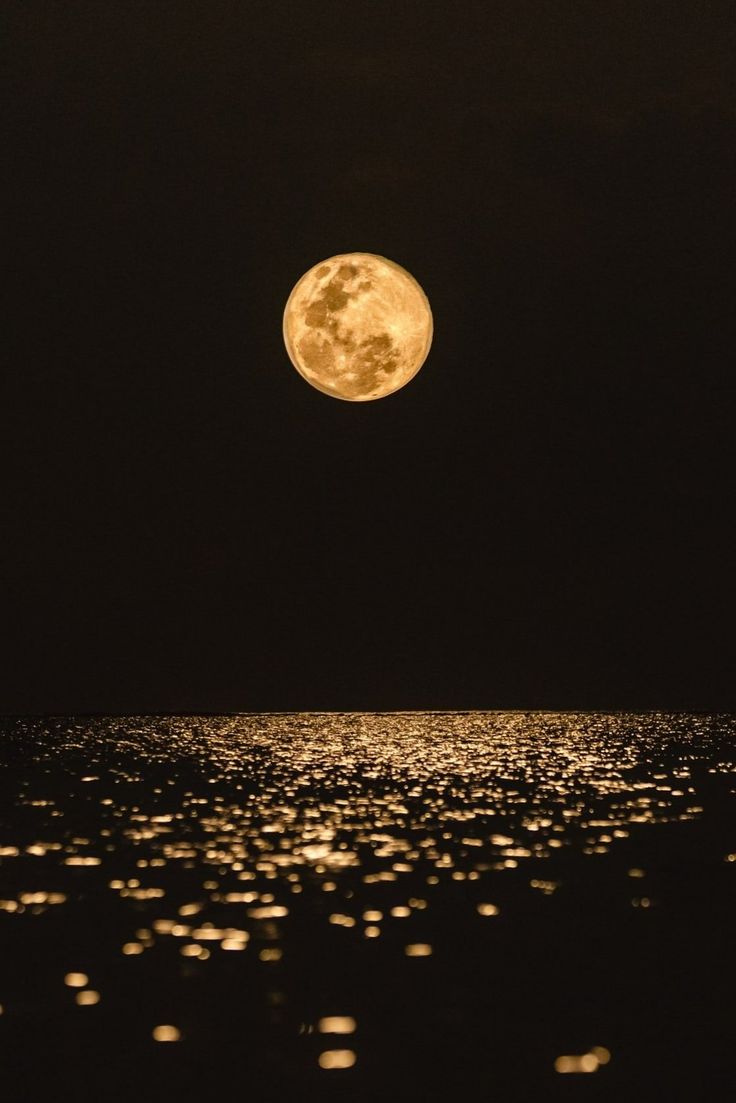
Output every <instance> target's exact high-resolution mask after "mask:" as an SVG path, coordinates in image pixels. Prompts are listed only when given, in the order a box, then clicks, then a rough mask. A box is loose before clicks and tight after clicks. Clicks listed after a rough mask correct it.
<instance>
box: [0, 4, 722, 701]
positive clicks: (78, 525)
mask: <svg viewBox="0 0 736 1103" xmlns="http://www.w3.org/2000/svg"><path fill="white" fill-rule="evenodd" d="M3 9H4V12H3V19H4V22H5V24H6V29H5V32H4V33H3V40H4V48H5V50H6V52H7V55H8V61H9V64H8V65H7V66H6V72H7V73H8V75H9V78H10V82H11V87H10V94H9V105H10V128H9V130H8V131H6V137H5V141H4V147H5V150H4V151H5V153H6V155H9V157H8V158H7V159H8V161H9V164H10V168H11V178H12V179H11V200H10V205H9V215H8V216H7V222H8V227H9V232H8V235H7V237H6V245H5V249H4V252H5V255H6V258H7V260H8V261H9V262H10V263H9V273H10V279H9V294H8V295H6V304H5V305H6V311H4V313H5V314H6V317H7V318H8V319H9V323H10V324H9V326H8V327H6V330H5V337H6V340H7V339H8V338H9V341H10V352H9V355H8V356H6V358H5V363H6V367H5V368H4V369H3V376H2V405H1V407H0V409H1V410H2V446H1V447H2V452H3V455H2V467H1V468H0V471H1V477H2V515H3V531H2V536H1V539H0V565H1V568H2V617H1V621H0V625H1V635H0V638H1V640H2V642H1V644H0V655H1V659H2V662H1V667H0V711H4V712H49V711H54V712H72V711H124V712H136V711H210V712H212V711H238V710H253V709H275V710H280V709H286V710H288V709H294V708H312V709H319V708H325V709H342V708H376V709H383V708H405V707H408V708H423V707H457V708H463V707H483V706H485V707H522V708H525V707H529V708H533V707H560V708H577V707H587V708H595V707H623V708H638V707H641V708H652V707H653V708H657V707H665V708H680V707H685V708H687V707H696V708H732V707H734V706H736V692H735V690H734V686H735V682H734V665H735V664H734V659H735V658H736V654H735V652H736V648H735V647H734V635H735V634H736V632H735V626H736V617H735V615H734V614H735V613H736V602H735V600H734V597H735V590H734V584H733V560H734V550H733V542H732V536H731V530H732V526H733V520H734V518H733V513H734V472H735V470H736V463H735V456H734V433H733V425H734V414H735V413H736V409H735V407H736V402H735V401H734V399H735V397H736V387H735V386H734V382H733V366H734V361H735V360H736V357H735V356H734V348H736V326H735V324H734V303H735V302H736V295H735V292H736V281H734V278H733V266H734V257H735V256H736V212H735V204H734V195H735V181H736V78H735V77H734V55H735V53H736V33H735V31H736V16H735V15H734V9H733V5H732V4H731V3H702V4H690V3H687V4H686V3H676V2H674V0H667V2H662V3H646V2H642V0H636V2H617V3H610V4H599V3H593V2H591V3H581V2H577V0H555V2H545V0H534V2H525V0H508V2H495V0H481V2H472V3H471V2H465V0H455V2H453V3H449V2H447V3H444V2H442V3H440V2H436V3H435V2H431V0H422V2H415V0H391V2H376V0H372V2H370V3H368V2H357V3H356V2H353V3H330V2H327V3H326V2H319V3H317V2H314V0H309V2H308V0H301V2H297V0H289V2H287V3H281V2H275V0H269V2H260V3H254V2H243V0H241V2H234V0H233V2H224V0H206V2H203V3H193V2H188V0H178V2H176V3H168V2H164V0H156V2H154V3H151V2H148V0H147V2H142V3H134V2H122V0H118V2H114V3H113V2H109V0H94V2H89V3H75V2H72V0H68V2H64V3H60V4H56V3H52V2H49V0H45V2H41V3H39V2H28V0H23V2H20V0H17V2H6V3H5V4H4V5H3ZM350 250H365V251H368V252H375V253H382V254H384V255H386V256H388V257H391V258H392V259H394V260H396V261H398V262H399V263H400V264H402V265H404V266H405V267H406V268H408V269H409V271H410V272H412V274H413V275H414V276H416V278H417V279H418V280H419V282H420V283H421V284H422V286H423V287H424V289H425V291H426V293H427V295H428V297H429V299H430V302H431V305H432V308H433V312H434V318H435V340H434V345H433V349H432V352H431V354H430V357H429V359H428V360H427V363H426V364H425V366H424V368H423V369H422V371H421V372H420V374H419V375H418V376H417V377H416V379H415V380H414V381H413V382H412V383H411V385H410V386H409V387H407V388H406V389H405V390H403V391H401V392H399V393H397V394H396V395H394V396H392V397H390V398H388V399H384V400H382V401H378V402H374V403H366V404H357V405H354V404H349V403H343V402H338V401H335V400H332V399H329V398H327V397H325V396H323V395H322V394H319V393H318V392H317V391H315V390H313V389H312V388H310V387H309V386H307V384H305V383H304V382H303V380H302V379H301V378H300V377H299V376H298V375H297V373H296V372H295V371H294V369H293V368H292V367H291V365H290V363H289V360H288V358H287V356H286V353H285V350H284V348H283V344H282V338H281V314H282V310H283V305H284V302H285V300H286V298H287V296H288V293H289V291H290V290H291V287H292V285H293V283H294V282H295V281H296V279H297V278H298V277H299V276H300V275H301V274H302V273H303V272H304V271H305V270H306V269H307V268H309V267H311V265H312V264H314V263H316V262H317V261H319V260H321V259H323V258H325V257H327V256H330V255H332V254H334V253H338V252H344V251H350Z"/></svg>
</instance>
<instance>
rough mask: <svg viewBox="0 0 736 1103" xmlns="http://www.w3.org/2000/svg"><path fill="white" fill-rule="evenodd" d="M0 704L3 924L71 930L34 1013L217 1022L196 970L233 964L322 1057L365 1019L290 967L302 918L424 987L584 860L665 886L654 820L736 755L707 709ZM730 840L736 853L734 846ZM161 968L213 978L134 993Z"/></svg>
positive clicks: (153, 1036)
mask: <svg viewBox="0 0 736 1103" xmlns="http://www.w3.org/2000/svg"><path fill="white" fill-rule="evenodd" d="M5 728H6V730H5V732H4V748H5V749H4V751H3V754H4V755H5V758H6V760H7V761H6V766H7V765H9V766H10V772H9V773H8V772H6V774H5V786H6V790H5V795H6V798H8V799H6V801H5V804H4V811H3V813H2V820H1V821H0V825H1V830H2V835H1V836H0V922H2V930H0V933H2V931H6V932H10V931H11V927H12V933H13V935H14V944H15V945H16V946H17V947H20V948H21V952H22V948H23V947H24V946H25V945H26V944H27V945H28V947H29V953H30V952H32V951H31V949H30V947H32V946H36V945H37V937H36V934H35V932H37V931H40V930H41V928H43V933H44V938H45V939H46V940H56V945H57V947H58V950H57V952H58V954H59V955H65V956H64V960H63V961H58V962H56V961H53V956H52V961H53V965H54V967H53V969H52V970H51V971H50V972H49V975H48V976H47V977H46V980H45V981H44V982H43V984H45V985H46V987H45V988H43V986H42V990H41V991H40V993H39V996H38V999H40V1000H42V1001H43V1002H44V1007H45V1012H44V1013H45V1014H46V1015H49V1014H56V1015H58V1016H59V1017H62V1016H64V1015H67V1014H68V1009H69V1006H70V1001H71V1002H72V1003H73V1002H74V1001H76V1005H77V1006H78V1007H79V1008H82V1009H83V1010H81V1011H79V1012H78V1013H77V1014H78V1015H79V1016H80V1018H79V1019H78V1020H75V1023H76V1025H75V1028H74V1029H75V1030H77V1031H79V1032H84V1031H85V1029H86V1027H85V1022H90V1021H91V1020H90V1019H89V1018H86V1019H85V1018H84V1016H94V1015H96V1014H102V1013H103V1009H104V1008H105V1007H106V1006H107V1007H108V1008H109V1007H113V1008H114V1007H116V1006H118V1008H119V1009H120V1013H121V1015H122V1016H123V1020H124V1021H125V1022H126V1023H127V1025H126V1028H125V1029H126V1030H128V1032H129V1041H130V1044H138V1042H139V1041H141V1044H142V1039H143V1038H146V1039H149V1040H152V1041H156V1042H168V1043H172V1042H176V1043H178V1044H179V1046H180V1047H186V1046H187V1044H190V1043H192V1042H193V1041H196V1037H197V1033H198V1031H199V1030H200V1029H206V1024H205V1017H206V1016H205V1012H204V1010H203V1008H204V1007H205V1006H206V1001H205V999H204V996H203V995H202V993H204V992H205V991H207V985H208V983H210V984H211V986H212V992H213V993H216V992H217V991H218V990H220V989H222V986H223V985H224V984H226V983H228V980H227V978H228V977H230V976H234V975H235V974H236V973H237V971H238V970H241V972H240V973H238V974H237V975H238V976H242V979H243V982H244V983H245V982H247V983H248V984H249V985H250V986H251V988H252V987H253V985H254V984H256V983H257V990H258V992H259V993H260V996H259V999H261V1001H262V1002H261V1003H259V1004H258V1009H257V1010H256V1011H254V1015H259V1016H260V1017H261V1018H262V1019H263V1020H264V1021H266V1020H267V1022H268V1024H270V1026H272V1027H274V1029H275V1028H279V1029H280V1028H282V1027H283V1028H284V1029H287V1028H288V1030H289V1031H291V1032H292V1033H293V1034H294V1036H295V1037H297V1036H298V1038H299V1039H301V1042H302V1043H303V1045H304V1047H305V1048H304V1051H303V1053H302V1057H301V1058H300V1059H303V1060H304V1061H305V1062H306V1063H307V1064H311V1066H312V1067H313V1068H314V1069H315V1070H316V1073H315V1074H316V1075H319V1076H322V1075H324V1076H327V1075H328V1074H329V1075H330V1076H332V1075H333V1074H335V1075H337V1074H338V1072H339V1070H343V1071H342V1072H341V1073H340V1075H346V1070H353V1071H352V1072H351V1073H350V1075H351V1076H359V1075H360V1069H361V1062H363V1061H364V1059H365V1057H366V1048H365V1044H364V1043H363V1042H362V1041H361V1037H362V1034H363V1033H364V1030H365V1028H366V1027H367V1026H368V1025H371V1024H368V1023H366V1022H365V1021H364V1019H361V1016H360V1014H359V1013H358V1006H357V1005H358V1003H359V1002H360V1000H359V993H358V989H357V988H355V991H354V993H352V994H351V986H350V983H349V982H347V981H345V980H344V979H343V980H342V981H341V982H340V983H339V984H338V983H337V982H335V983H334V984H333V983H330V984H326V985H325V989H324V993H323V994H322V995H321V994H320V991H319V989H314V990H312V992H311V995H309V996H308V997H305V995H304V993H303V991H302V990H301V989H300V988H299V981H298V979H297V978H296V977H295V976H294V975H292V974H290V973H289V967H290V963H291V962H292V961H295V960H297V959H299V960H301V959H306V958H308V957H309V954H310V944H311V945H312V948H313V950H312V956H314V955H319V956H320V959H321V960H323V961H324V962H326V963H329V962H330V960H331V959H332V957H333V956H334V959H335V961H337V962H339V963H341V965H340V968H341V969H343V970H346V969H347V970H349V969H350V968H353V967H355V968H356V969H358V971H359V974H360V976H361V977H364V975H367V974H366V971H368V972H370V971H371V970H373V969H375V970H376V971H377V972H378V973H380V972H381V971H382V970H384V971H385V970H393V971H398V972H399V973H400V974H401V975H403V973H405V974H406V984H407V985H408V986H410V987H411V986H412V985H419V986H420V987H421V986H422V985H423V984H424V983H425V982H424V980H423V979H422V978H423V977H424V976H429V975H430V973H422V971H423V970H425V971H426V970H430V971H431V970H432V969H435V968H440V969H441V968H443V962H445V963H447V962H452V960H453V956H454V955H455V954H457V953H458V947H459V945H460V943H462V942H463V940H468V945H469V946H473V947H476V948H477V949H476V950H475V951H474V952H477V953H480V954H485V953H493V952H495V951H494V946H495V945H496V941H497V940H498V939H501V938H503V932H504V931H511V930H513V926H514V924H515V923H517V922H519V921H521V920H522V919H523V918H524V916H526V915H527V913H529V914H532V913H533V914H534V915H535V916H540V919H539V922H540V923H544V922H546V920H545V919H544V917H543V914H542V912H544V909H554V908H555V907H556V906H557V905H556V904H555V901H561V903H562V906H563V907H564V901H565V895H566V894H568V893H571V892H572V891H574V890H575V891H577V890H576V888H575V886H576V885H577V886H579V884H580V883H582V884H583V885H584V884H585V881H586V878H593V877H594V874H593V873H592V872H588V873H586V872H585V871H586V870H588V871H592V870H593V869H594V868H596V866H595V864H596V863H608V864H607V866H606V869H607V870H608V871H609V872H608V874H607V876H608V881H607V884H612V885H613V888H612V889H611V890H610V891H611V893H612V894H613V896H615V899H616V900H617V901H618V902H619V903H620V906H621V908H622V909H626V910H628V911H629V913H630V914H632V913H634V912H636V913H642V914H644V913H646V912H649V911H656V909H657V908H658V907H661V906H662V901H661V900H660V899H658V895H657V889H656V884H655V885H653V884H652V881H651V877H650V873H649V871H648V870H647V868H646V867H645V866H644V864H643V863H641V862H639V861H637V862H634V861H633V860H632V855H634V854H635V853H638V852H639V848H640V847H642V846H643V843H642V840H644V839H645V838H646V833H648V832H653V831H656V830H657V829H662V828H663V827H664V826H665V825H673V824H687V823H692V822H694V821H697V820H698V819H699V817H700V816H701V814H702V812H703V805H702V803H701V798H700V796H699V793H698V786H697V784H696V774H697V776H698V777H708V776H711V777H712V776H713V775H716V776H718V777H726V778H728V779H730V780H732V779H733V776H734V774H735V773H736V763H735V761H734V759H735V758H736V755H730V756H729V755H728V754H726V753H724V752H723V738H722V737H723V722H722V721H721V720H719V718H717V717H710V718H709V717H692V716H691V717H687V716H657V715H646V716H626V715H615V714H599V715H594V714H580V715H575V714H524V713H470V714H454V713H418V714H410V713H407V714H384V715H380V714H293V715H273V714H272V715H252V716H240V717H221V718H212V717H210V718H191V717H190V718H152V719H149V718H128V719H124V720H122V719H93V720H84V719H82V720H78V721H74V720H64V721H43V722H42V721H15V722H12V723H11V722H7V723H6V725H5ZM22 762H25V764H26V766H25V768H23V769H20V768H18V764H19V763H22ZM14 767H15V769H14ZM9 779H10V780H9ZM11 785H12V786H15V788H14V791H13V792H12V794H11V793H10V792H9V791H8V786H11ZM11 796H12V800H10V797H11ZM645 849H646V848H644V850H645ZM619 852H620V856H619ZM718 860H719V861H720V862H721V863H724V862H725V863H726V864H729V863H730V864H731V865H732V868H734V870H735V871H736V865H734V863H736V854H734V853H730V852H724V853H722V854H720V855H719V856H718ZM584 863H592V864H591V865H585V864H584ZM581 870H582V873H581V872H580V871H581ZM581 879H582V881H581ZM526 901H528V902H526ZM540 909H542V912H540ZM553 914H555V913H554V910H552V911H550V912H549V915H550V916H552V915H553ZM622 914H623V912H622ZM524 921H525V922H526V921H527V920H526V919H524ZM9 925H10V926H9ZM22 932H25V933H24V934H23V933H22ZM24 939H26V940H27V942H26V941H24ZM44 945H47V942H45V943H44ZM110 962H116V963H117V964H113V965H111V964H110ZM96 963H97V966H96ZM223 969H226V972H225V973H223V971H222V970H223ZM233 971H235V972H233ZM328 971H329V964H326V965H325V972H328ZM401 971H403V973H401ZM96 973H97V975H96ZM251 977H260V978H261V979H260V980H258V981H257V982H256V981H250V980H249V979H248V978H251ZM438 983H439V982H438ZM169 984H171V985H174V984H176V985H177V986H181V985H183V986H184V987H183V988H182V992H185V991H186V985H187V984H190V985H192V986H196V988H197V991H198V993H199V995H198V997H197V999H196V1000H194V1001H191V1000H188V999H187V998H186V995H182V996H180V997H177V1000H169V1001H167V1000H166V999H163V1000H162V999H156V998H153V997H152V998H151V1002H150V1006H147V1007H146V1008H145V1010H144V1011H143V1012H140V1013H139V1012H136V1014H135V1015H132V1014H131V1015H130V1016H129V1017H128V1019H125V1009H126V1007H128V1009H130V1007H129V1005H130V1001H131V1000H132V999H134V996H133V995H132V993H134V992H135V993H138V995H136V996H135V998H139V993H140V990H141V989H145V990H149V991H151V992H154V993H155V992H158V993H161V992H162V991H163V992H165V991H166V989H167V985H169ZM356 984H357V982H356ZM178 990H179V989H178V988H177V991H178ZM250 990H251V989H250V988H249V989H248V991H249V992H250ZM338 990H339V992H340V998H339V999H338V998H337V997H336V995H335V992H336V991H338ZM248 998H254V997H252V996H250V995H249V997H248ZM14 1001H15V1002H17V1003H18V1007H17V1008H16V1007H15V1006H14ZM126 1001H127V1002H126ZM0 1003H1V1004H2V1006H3V1010H4V1016H3V1021H5V1020H6V1019H7V1018H8V1017H9V1016H11V1015H13V1014H16V1013H17V1015H18V1016H20V1018H21V1019H23V1017H24V1016H25V1019H26V1020H27V1022H28V1024H29V1025H28V1028H29V1029H31V1028H32V1024H33V1022H34V1015H35V1013H36V1007H35V1005H34V1004H33V1002H32V1001H30V1002H29V1001H28V999H25V1000H21V999H20V997H19V996H18V994H17V993H15V994H14V993H13V992H12V991H5V990H3V989H2V988H0ZM136 1007H137V1005H136ZM198 1008H199V1010H197V1009H198ZM50 1009H51V1010H50ZM419 1013H420V1012H419V1011H417V1014H419ZM269 1028H270V1027H269ZM375 1029H376V1024H372V1030H373V1032H374V1034H375ZM571 1042H574V1039H571ZM609 1045H610V1039H608V1038H602V1037H598V1036H595V1035H593V1036H592V1037H590V1038H589V1039H588V1049H587V1050H586V1051H585V1052H581V1053H578V1054H577V1055H576V1054H575V1053H574V1052H573V1053H572V1054H570V1053H566V1052H565V1051H564V1050H563V1049H558V1050H557V1053H556V1055H554V1054H553V1055H552V1056H553V1057H554V1060H551V1059H550V1058H549V1055H545V1054H544V1053H541V1052H540V1053H539V1054H535V1053H533V1052H530V1055H529V1059H530V1061H534V1060H538V1061H539V1062H540V1067H541V1064H542V1063H544V1068H545V1069H546V1070H547V1071H548V1073H549V1075H551V1076H552V1077H554V1076H555V1073H593V1072H599V1071H600V1070H602V1069H603V1068H604V1066H607V1065H608V1064H609V1063H610V1064H611V1067H613V1066H615V1063H616V1059H617V1054H616V1052H615V1050H613V1048H612V1047H611V1048H608V1047H609Z"/></svg>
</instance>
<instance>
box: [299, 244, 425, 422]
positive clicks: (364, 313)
mask: <svg viewBox="0 0 736 1103" xmlns="http://www.w3.org/2000/svg"><path fill="white" fill-rule="evenodd" d="M431 337H432V315H431V311H430V309H429V303H428V302H427V299H426V297H425V295H424V292H423V291H422V289H421V288H420V287H419V284H418V283H417V282H416V281H415V280H414V279H413V277H412V276H410V275H409V273H408V272H406V271H405V270H404V269H403V268H401V267H400V266H399V265H397V264H395V263H393V262H392V261H389V260H386V259H385V258H384V257H379V256H376V255H375V254H372V253H349V254H342V255H340V256H337V257H331V258H330V259H329V260H328V261H323V262H321V263H320V264H317V265H315V266H314V267H313V268H311V269H310V270H309V271H308V272H307V273H305V275H304V276H302V278H301V280H299V282H298V283H297V285H296V286H295V288H294V290H293V291H292V293H291V295H290V296H289V301H288V302H287V305H286V310H285V311H284V340H285V343H286V347H287V351H288V352H289V356H290V357H291V360H292V362H293V363H294V366H295V367H296V368H297V370H298V371H299V372H300V373H301V374H302V375H303V376H304V378H305V379H306V380H307V381H308V382H309V383H311V384H312V385H313V386H315V387H317V388H318V389H319V390H322V391H324V392H325V393H327V394H331V395H332V396H333V397H336V398H344V399H347V400H348V401H353V402H356V401H357V402H364V401H369V400H371V399H375V398H382V397H384V396H385V395H387V394H391V393H392V392H393V391H395V390H398V389H399V388H400V387H403V386H404V385H405V384H406V383H408V382H409V380H410V379H411V378H412V377H413V376H414V375H415V374H416V372H417V371H418V369H419V368H420V367H421V364H422V363H423V361H424V359H425V357H426V355H427V352H428V350H429V346H430V343H431Z"/></svg>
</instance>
